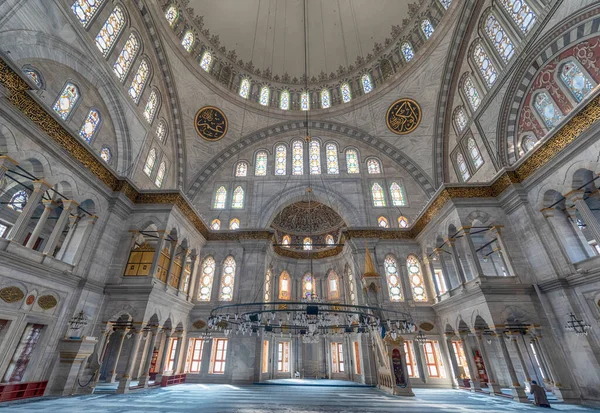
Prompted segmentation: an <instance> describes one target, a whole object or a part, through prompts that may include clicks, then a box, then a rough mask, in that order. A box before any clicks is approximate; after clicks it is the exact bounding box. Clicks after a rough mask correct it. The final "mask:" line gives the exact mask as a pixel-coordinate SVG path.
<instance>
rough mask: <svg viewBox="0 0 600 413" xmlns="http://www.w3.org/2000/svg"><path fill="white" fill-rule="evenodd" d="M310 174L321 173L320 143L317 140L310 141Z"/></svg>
mask: <svg viewBox="0 0 600 413" xmlns="http://www.w3.org/2000/svg"><path fill="white" fill-rule="evenodd" d="M309 159H310V174H311V175H320V174H321V144H320V143H319V141H316V140H311V141H310V151H309Z"/></svg>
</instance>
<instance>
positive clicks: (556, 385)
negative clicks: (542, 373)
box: [535, 335, 563, 400]
mask: <svg viewBox="0 0 600 413" xmlns="http://www.w3.org/2000/svg"><path fill="white" fill-rule="evenodd" d="M535 342H536V343H537V345H538V348H539V355H541V357H543V358H544V360H545V362H546V366H547V367H548V373H549V374H550V376H551V377H552V382H553V384H554V385H553V386H552V393H553V394H554V396H555V397H556V398H557V399H559V400H563V396H562V391H561V390H560V389H561V387H562V384H561V381H560V377H559V376H558V374H557V372H556V369H555V368H554V365H553V364H552V359H551V358H550V357H548V356H547V353H546V352H545V348H544V345H543V344H542V336H541V335H537V336H536V341H535Z"/></svg>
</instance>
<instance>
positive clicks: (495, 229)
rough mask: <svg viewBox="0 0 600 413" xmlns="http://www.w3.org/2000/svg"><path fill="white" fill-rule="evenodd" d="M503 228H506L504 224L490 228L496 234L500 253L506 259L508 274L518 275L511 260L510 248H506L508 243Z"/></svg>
mask: <svg viewBox="0 0 600 413" xmlns="http://www.w3.org/2000/svg"><path fill="white" fill-rule="evenodd" d="M502 228H504V227H503V226H502V225H495V226H493V227H492V228H490V231H492V232H493V233H494V234H496V244H497V245H498V249H499V251H498V254H500V256H501V257H502V259H503V260H504V264H506V272H507V273H508V275H512V276H513V277H514V276H516V275H517V273H516V272H515V268H514V266H513V264H512V261H511V260H510V256H509V255H508V249H507V248H506V243H505V242H504V237H503V235H502Z"/></svg>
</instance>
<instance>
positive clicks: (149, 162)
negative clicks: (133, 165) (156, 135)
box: [144, 148, 156, 176]
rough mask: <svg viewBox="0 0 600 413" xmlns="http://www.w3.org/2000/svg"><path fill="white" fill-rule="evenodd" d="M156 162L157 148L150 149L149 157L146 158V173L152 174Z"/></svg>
mask: <svg viewBox="0 0 600 413" xmlns="http://www.w3.org/2000/svg"><path fill="white" fill-rule="evenodd" d="M155 163H156V149H154V148H152V149H150V152H148V157H147V158H146V163H145V164H144V173H145V174H146V175H148V176H150V175H152V170H153V169H154V164H155Z"/></svg>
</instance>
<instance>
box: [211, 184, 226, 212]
mask: <svg viewBox="0 0 600 413" xmlns="http://www.w3.org/2000/svg"><path fill="white" fill-rule="evenodd" d="M226 200H227V189H225V187H224V186H223V185H221V186H220V187H219V189H217V192H216V194H215V204H214V206H213V207H214V208H215V209H225V201H226Z"/></svg>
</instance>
